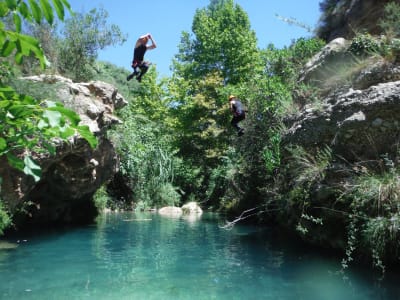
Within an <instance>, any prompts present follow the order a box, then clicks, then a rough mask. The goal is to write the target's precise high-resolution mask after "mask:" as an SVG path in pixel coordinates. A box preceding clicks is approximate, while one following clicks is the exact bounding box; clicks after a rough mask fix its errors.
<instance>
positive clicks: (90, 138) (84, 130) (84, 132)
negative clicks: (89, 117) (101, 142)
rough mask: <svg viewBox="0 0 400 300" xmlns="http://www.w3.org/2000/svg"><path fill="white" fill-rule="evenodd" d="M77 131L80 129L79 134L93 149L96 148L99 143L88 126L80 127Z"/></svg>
mask: <svg viewBox="0 0 400 300" xmlns="http://www.w3.org/2000/svg"><path fill="white" fill-rule="evenodd" d="M77 129H78V132H79V134H80V135H81V136H82V137H83V138H84V139H85V140H87V142H88V143H89V145H90V146H91V147H92V148H96V146H97V143H98V141H97V139H96V137H95V136H94V135H93V133H92V132H91V131H90V129H89V127H88V126H78V128H77Z"/></svg>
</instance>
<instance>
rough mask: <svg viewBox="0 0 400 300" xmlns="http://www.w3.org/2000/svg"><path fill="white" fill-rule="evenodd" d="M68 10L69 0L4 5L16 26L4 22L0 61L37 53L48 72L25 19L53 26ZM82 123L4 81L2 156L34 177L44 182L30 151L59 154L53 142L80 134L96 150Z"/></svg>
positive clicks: (3, 14)
mask: <svg viewBox="0 0 400 300" xmlns="http://www.w3.org/2000/svg"><path fill="white" fill-rule="evenodd" d="M51 4H52V5H53V6H52V5H51ZM65 8H67V9H70V6H69V3H68V2H67V1H66V0H52V1H51V2H50V1H48V0H41V1H40V2H39V3H36V2H34V1H29V2H28V1H15V0H9V1H2V2H0V18H4V19H7V18H8V17H9V16H11V15H12V16H13V18H12V20H13V22H14V26H15V30H8V29H6V26H5V24H4V23H3V21H0V45H2V47H1V48H0V57H2V58H7V57H9V56H12V55H13V56H14V58H15V61H16V62H17V63H21V62H22V61H23V58H24V57H28V56H30V55H33V56H35V57H36V58H37V59H38V61H39V63H40V66H41V67H42V68H44V67H45V64H46V59H45V56H44V53H43V50H42V48H41V47H40V45H39V42H38V41H37V40H36V39H34V38H32V37H31V36H28V35H24V34H22V33H21V24H22V20H23V19H25V20H27V21H31V22H36V23H38V24H40V23H41V22H43V18H44V19H45V20H46V21H47V22H48V23H50V24H51V23H52V22H53V21H54V11H55V12H56V13H57V16H58V17H59V18H60V19H63V17H64V10H65ZM79 122H80V119H79V116H78V115H77V114H76V113H75V112H73V111H71V110H68V109H66V108H64V107H63V105H62V104H60V103H58V102H55V101H49V100H46V101H40V100H36V99H34V98H33V97H30V96H29V95H21V94H19V93H17V92H16V91H15V90H13V89H12V88H11V87H9V86H7V85H5V84H4V82H0V157H2V156H6V157H7V161H8V163H9V164H10V165H11V166H13V167H15V168H17V169H19V170H21V171H22V172H24V173H25V174H27V175H31V176H32V177H33V178H34V179H35V180H36V181H37V180H39V179H40V175H41V169H40V166H38V165H37V164H36V163H35V161H34V159H33V158H32V155H31V153H32V152H36V153H38V152H43V151H45V150H47V151H48V152H50V153H55V146H54V143H53V141H54V138H58V139H62V140H68V138H69V137H71V136H72V135H74V134H77V133H78V134H80V135H81V136H83V137H84V138H86V139H87V141H88V142H89V143H90V144H91V146H93V147H95V146H96V144H97V140H96V138H95V137H94V136H93V135H92V134H91V132H90V131H89V128H88V127H87V126H80V125H79ZM3 219H4V218H3Z"/></svg>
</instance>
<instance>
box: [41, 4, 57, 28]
mask: <svg viewBox="0 0 400 300" xmlns="http://www.w3.org/2000/svg"><path fill="white" fill-rule="evenodd" d="M40 6H41V7H42V12H43V15H44V17H45V19H46V21H47V22H49V24H53V21H54V13H53V8H52V7H51V5H50V3H49V1H48V0H40Z"/></svg>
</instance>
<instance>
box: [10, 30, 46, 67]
mask: <svg viewBox="0 0 400 300" xmlns="http://www.w3.org/2000/svg"><path fill="white" fill-rule="evenodd" d="M16 46H17V50H18V52H17V53H16V55H15V60H16V61H17V62H18V63H21V62H22V58H23V56H29V55H30V54H31V52H33V53H34V54H35V56H36V58H37V59H38V60H39V62H40V66H41V67H42V68H44V67H45V56H44V53H43V50H42V48H40V44H39V42H38V41H37V40H36V39H35V38H33V37H31V36H28V35H24V34H17V41H16Z"/></svg>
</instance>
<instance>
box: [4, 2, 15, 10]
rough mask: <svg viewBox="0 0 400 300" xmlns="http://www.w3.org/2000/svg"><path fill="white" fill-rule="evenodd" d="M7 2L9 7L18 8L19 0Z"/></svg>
mask: <svg viewBox="0 0 400 300" xmlns="http://www.w3.org/2000/svg"><path fill="white" fill-rule="evenodd" d="M6 4H7V6H8V8H9V9H11V10H15V9H16V8H17V1H16V0H6Z"/></svg>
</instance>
